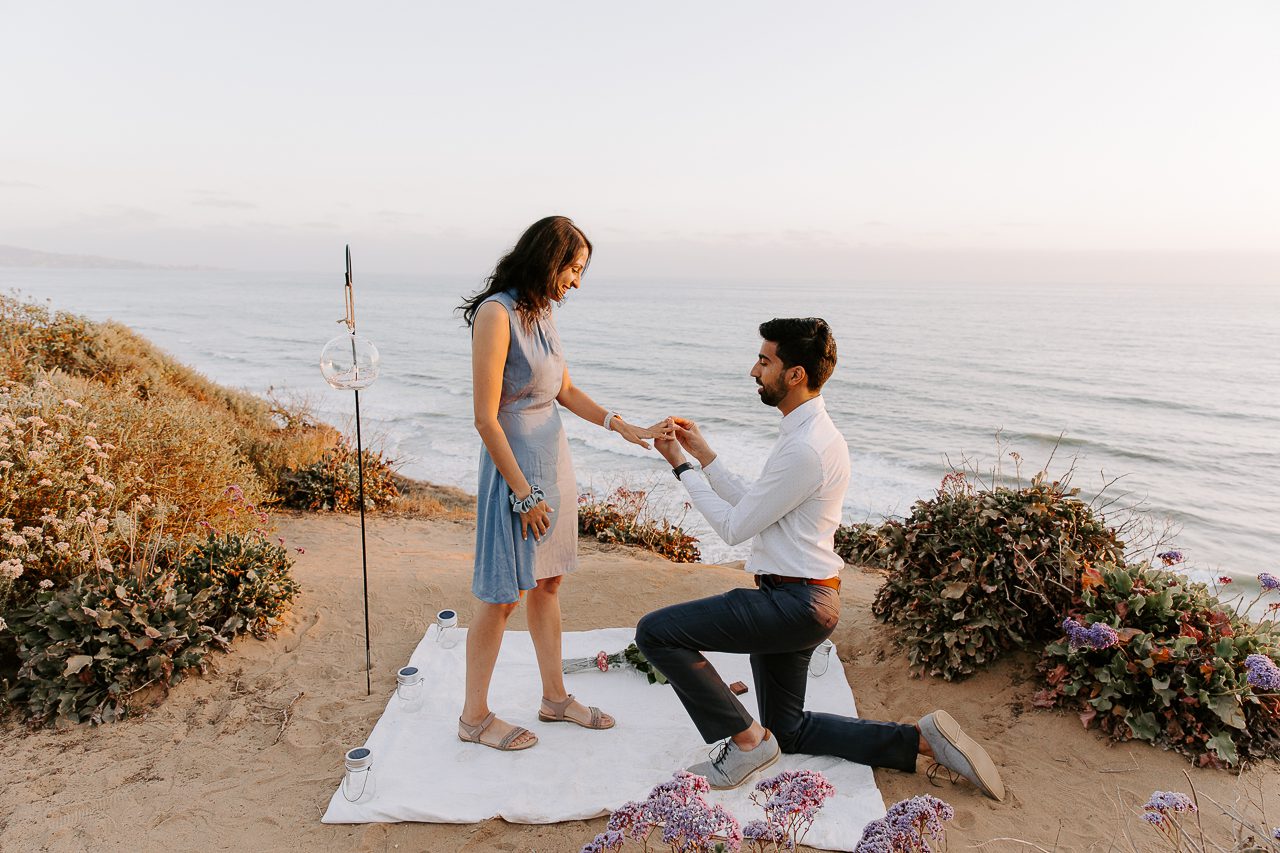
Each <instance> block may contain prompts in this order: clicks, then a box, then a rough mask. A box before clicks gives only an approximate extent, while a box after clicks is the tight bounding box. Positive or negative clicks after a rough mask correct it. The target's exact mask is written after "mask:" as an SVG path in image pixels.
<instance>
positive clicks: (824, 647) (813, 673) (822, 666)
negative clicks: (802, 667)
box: [809, 640, 835, 678]
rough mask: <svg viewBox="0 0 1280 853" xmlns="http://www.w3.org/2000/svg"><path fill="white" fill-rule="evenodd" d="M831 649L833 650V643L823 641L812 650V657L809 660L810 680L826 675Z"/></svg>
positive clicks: (829, 663)
mask: <svg viewBox="0 0 1280 853" xmlns="http://www.w3.org/2000/svg"><path fill="white" fill-rule="evenodd" d="M833 648H835V644H834V643H832V642H831V641H830V640H823V641H822V642H821V643H819V644H818V647H817V648H816V649H814V650H813V656H812V657H810V658H809V677H810V678H819V677H821V676H822V675H823V674H825V673H826V671H827V667H829V666H830V665H831V650H832V649H833Z"/></svg>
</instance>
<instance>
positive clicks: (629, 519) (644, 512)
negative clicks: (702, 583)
mask: <svg viewBox="0 0 1280 853" xmlns="http://www.w3.org/2000/svg"><path fill="white" fill-rule="evenodd" d="M648 498H649V495H648V492H646V491H644V490H638V489H628V488H625V487H621V486H619V487H618V488H616V489H614V490H613V491H612V492H610V493H609V494H608V495H606V496H605V497H603V498H600V497H597V496H596V495H595V493H594V492H587V493H586V494H583V495H579V496H578V533H579V534H581V535H585V536H594V537H595V538H596V540H597V541H599V542H607V543H611V544H615V545H637V546H639V547H641V548H645V549H648V550H650V551H653V552H654V553H656V554H660V555H662V556H663V557H666V558H667V559H668V560H671V561H672V562H673V563H696V562H698V560H700V559H702V553H701V552H700V551H699V550H698V540H697V538H696V537H693V536H690V535H689V534H688V533H685V532H684V528H683V527H681V526H680V525H679V524H678V523H677V524H672V523H671V522H670V521H668V520H667V519H665V518H664V519H661V520H658V519H654V518H653V517H651V515H650V513H649V499H648ZM688 508H689V505H688V504H685V509H686V510H688Z"/></svg>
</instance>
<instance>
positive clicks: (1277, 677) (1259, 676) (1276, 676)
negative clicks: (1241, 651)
mask: <svg viewBox="0 0 1280 853" xmlns="http://www.w3.org/2000/svg"><path fill="white" fill-rule="evenodd" d="M1244 665H1245V668H1246V669H1247V670H1249V674H1248V675H1247V676H1246V677H1245V680H1246V681H1247V682H1248V683H1249V686H1250V687H1252V688H1254V689H1255V690H1261V691H1263V692H1265V693H1272V692H1276V691H1280V667H1278V666H1276V663H1275V661H1273V660H1272V659H1271V658H1269V657H1267V656H1266V655H1249V656H1248V657H1247V658H1245V659H1244Z"/></svg>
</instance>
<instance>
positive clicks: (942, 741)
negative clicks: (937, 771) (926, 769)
mask: <svg viewBox="0 0 1280 853" xmlns="http://www.w3.org/2000/svg"><path fill="white" fill-rule="evenodd" d="M916 726H917V727H918V728H919V729H920V734H921V735H922V736H923V737H924V740H925V743H927V744H929V748H930V749H932V750H933V760H934V761H936V762H937V763H938V764H941V765H942V766H943V767H945V768H947V769H948V770H952V771H954V772H956V773H959V774H960V775H961V776H963V777H964V778H966V779H968V780H969V781H970V782H972V783H973V784H975V785H977V786H978V789H979V790H981V791H982V793H984V794H986V795H987V796H988V797H990V798H991V799H993V800H997V801H999V800H1003V799H1004V782H1002V781H1000V771H999V770H997V769H996V764H995V762H994V761H992V760H991V756H989V755H987V751H986V750H985V749H983V748H982V745H981V744H979V743H978V742H977V741H976V740H974V739H973V738H971V737H969V736H968V735H967V734H965V733H964V731H963V730H962V729H961V728H960V724H959V723H957V722H956V721H955V718H954V717H952V716H951V715H950V714H948V713H947V712H946V711H934V712H933V713H932V714H929V715H927V716H925V717H921V718H920V721H919V722H918V723H916Z"/></svg>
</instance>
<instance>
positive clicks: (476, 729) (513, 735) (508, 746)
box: [458, 711, 538, 752]
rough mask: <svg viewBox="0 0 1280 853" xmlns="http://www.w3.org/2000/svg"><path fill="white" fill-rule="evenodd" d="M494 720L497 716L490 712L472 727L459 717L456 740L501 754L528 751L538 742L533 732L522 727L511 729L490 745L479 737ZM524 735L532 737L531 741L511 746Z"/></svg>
mask: <svg viewBox="0 0 1280 853" xmlns="http://www.w3.org/2000/svg"><path fill="white" fill-rule="evenodd" d="M496 719H497V715H496V714H494V713H493V712H492V711H490V712H489V716H487V717H485V718H484V719H483V720H481V721H480V722H479V723H477V724H476V725H474V726H472V725H468V724H467V723H464V722H462V718H461V717H459V718H458V740H460V741H464V742H466V743H478V744H480V745H481V746H487V747H489V748H491V749H497V750H500V751H502V752H518V751H519V750H522V749H528V748H529V747H531V746H533V745H534V744H536V743H537V742H538V736H537V735H535V734H533V732H531V731H529V730H528V729H526V728H525V727H524V726H515V727H514V728H512V729H511V731H509V732H507V733H506V734H505V735H503V737H502V740H500V741H498V742H497V743H490V742H489V741H487V740H481V739H480V736H481V735H483V734H484V731H485V729H487V728H489V726H491V725H493V721H494V720H496ZM526 734H527V735H532V736H533V740H530V741H526V742H525V743H522V744H519V745H517V746H512V743H513V742H514V741H516V740H517V739H518V738H519V737H520V736H521V735H526Z"/></svg>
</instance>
